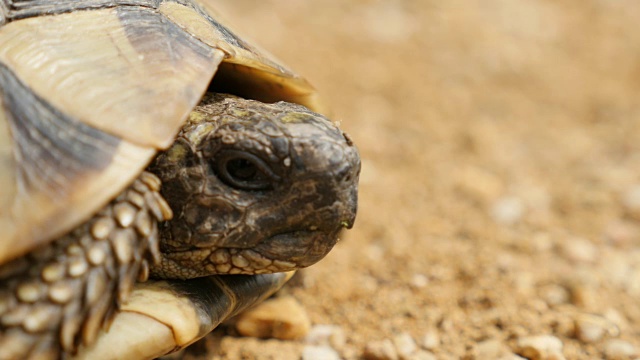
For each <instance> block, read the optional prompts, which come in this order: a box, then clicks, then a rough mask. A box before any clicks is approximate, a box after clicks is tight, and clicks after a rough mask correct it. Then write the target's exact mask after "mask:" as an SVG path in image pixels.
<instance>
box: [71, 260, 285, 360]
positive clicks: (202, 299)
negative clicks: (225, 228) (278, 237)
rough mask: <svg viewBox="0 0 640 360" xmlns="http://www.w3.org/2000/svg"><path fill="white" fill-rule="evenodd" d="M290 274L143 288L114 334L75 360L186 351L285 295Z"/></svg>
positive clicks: (116, 322) (113, 326)
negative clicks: (226, 324) (230, 322)
mask: <svg viewBox="0 0 640 360" xmlns="http://www.w3.org/2000/svg"><path fill="white" fill-rule="evenodd" d="M292 275H293V272H290V273H278V274H265V275H219V276H209V277H205V278H198V279H192V280H186V281H176V280H158V281H155V280H151V281H148V282H146V283H140V284H137V285H136V287H135V288H134V290H133V291H132V293H131V295H130V297H129V300H128V301H127V302H126V303H124V304H122V306H121V309H120V312H119V313H118V314H117V315H116V316H115V318H114V320H113V323H112V324H111V326H110V327H109V328H108V329H104V330H103V331H102V333H101V334H99V336H98V341H97V342H96V343H95V344H94V345H93V346H91V347H88V348H81V349H80V352H79V353H78V355H77V356H76V357H74V359H153V358H156V357H158V356H162V355H166V354H168V353H171V352H174V351H177V350H180V349H182V348H185V347H187V346H188V345H190V344H192V343H194V342H195V341H197V340H199V339H200V338H202V337H203V336H205V335H207V334H208V333H209V332H211V330H213V329H214V328H215V327H216V326H218V325H219V324H220V323H221V322H222V321H224V320H226V319H228V318H229V317H231V316H234V315H236V314H238V313H240V312H242V311H244V310H245V309H247V308H249V307H251V306H254V305H255V304H257V303H259V302H261V301H262V300H264V299H265V298H267V297H269V296H270V295H272V294H273V293H274V292H276V291H277V290H279V289H280V288H281V287H282V286H283V285H284V284H285V283H286V282H287V280H289V278H290V277H291V276H292Z"/></svg>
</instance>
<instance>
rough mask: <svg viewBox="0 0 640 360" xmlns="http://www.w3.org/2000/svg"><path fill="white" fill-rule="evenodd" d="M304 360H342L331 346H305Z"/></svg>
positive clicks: (303, 351)
mask: <svg viewBox="0 0 640 360" xmlns="http://www.w3.org/2000/svg"><path fill="white" fill-rule="evenodd" d="M302 360H340V355H339V354H338V353H337V352H336V351H335V350H333V349H332V348H331V347H329V346H312V345H309V346H305V347H304V349H303V350H302Z"/></svg>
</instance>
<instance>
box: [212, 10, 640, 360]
mask: <svg viewBox="0 0 640 360" xmlns="http://www.w3.org/2000/svg"><path fill="white" fill-rule="evenodd" d="M219 8H220V10H221V12H222V13H223V14H224V15H225V16H226V17H227V18H229V19H231V20H232V22H233V23H235V24H236V28H237V29H238V30H239V32H240V33H241V34H243V35H246V36H247V37H248V38H250V39H253V40H255V42H256V43H258V44H260V45H261V46H262V47H263V48H265V49H269V51H270V52H272V53H274V54H275V55H276V56H277V57H278V58H280V59H282V60H283V62H285V63H287V64H289V65H290V66H291V67H292V68H293V69H295V70H296V71H298V72H299V73H301V74H303V75H305V76H306V77H307V78H309V79H310V80H311V81H312V82H313V83H314V84H315V85H316V86H317V88H318V89H319V91H320V92H321V93H322V94H324V96H325V97H326V100H327V102H328V103H329V104H330V105H331V107H332V108H333V111H334V114H333V117H334V119H335V120H337V121H340V122H341V123H342V127H343V129H345V130H346V131H347V132H348V133H349V134H350V135H351V136H352V137H353V138H354V141H355V142H356V144H357V145H358V146H359V149H360V151H361V154H362V158H363V168H362V175H361V190H360V196H361V200H360V209H359V215H358V219H357V222H356V227H355V228H354V229H353V230H352V231H349V232H348V233H347V234H345V236H344V239H343V241H342V242H341V243H339V244H338V246H337V247H336V248H335V250H334V251H333V252H332V253H331V254H330V255H329V256H328V257H327V258H326V259H325V260H323V261H322V262H321V263H319V264H318V265H316V266H314V267H312V268H310V269H309V270H308V271H307V272H306V273H305V275H304V279H303V280H302V282H301V283H302V285H301V286H298V287H295V288H293V289H290V290H289V292H290V293H291V294H292V295H293V296H294V297H295V298H296V299H298V300H299V301H300V302H301V303H302V304H303V306H304V307H305V308H306V309H307V312H308V314H309V316H310V318H311V320H312V323H313V324H314V325H318V324H330V325H334V326H335V327H334V328H333V329H334V330H335V329H338V330H336V331H337V333H336V334H337V335H336V334H334V335H335V336H334V341H331V342H329V347H330V349H333V350H334V351H335V353H337V354H339V356H340V357H342V358H346V359H357V358H361V357H365V356H366V357H367V358H372V359H373V358H381V359H394V358H395V357H394V356H396V357H397V356H399V355H402V356H401V358H403V359H499V358H503V359H518V358H519V357H516V354H519V356H523V357H526V358H530V359H535V358H540V359H562V358H566V359H602V358H607V359H618V358H619V359H626V358H636V357H637V356H638V354H640V250H639V249H640V101H639V100H638V99H639V97H638V96H639V94H640V32H638V24H640V2H638V1H636V0H626V1H624V0H617V1H608V0H571V1H569V0H546V1H545V0H537V1H534V0H517V1H512V0H465V1H460V0H452V1H439V0H435V1H431V0H403V1H400V0H397V1H392V0H387V1H382V0H380V1H376V0H350V1H339V0H324V1H321V2H318V1H314V2H312V1H300V0H269V1H249V0H224V1H220V6H219ZM539 335H545V336H550V338H549V337H543V338H537V339H538V341H540V342H542V343H541V344H538V345H536V344H535V341H536V339H535V338H534V339H531V337H533V336H539ZM335 338H337V340H335ZM212 339H213V340H212ZM527 341H534V344H533V345H531V346H529V347H527V346H526V344H525V343H526V342H527ZM213 343H215V347H216V349H215V350H210V351H209V357H211V358H214V359H299V358H300V357H301V356H302V355H301V354H302V353H303V351H305V349H308V348H309V347H310V346H311V345H310V344H309V343H308V341H305V340H298V341H281V340H257V339H252V338H242V337H236V336H225V337H222V338H220V337H219V336H218V337H215V338H209V339H208V342H207V344H213ZM414 345H415V346H414ZM398 353H400V354H398ZM536 353H539V354H536ZM319 354H320V355H319ZM322 354H325V355H322ZM327 354H330V353H321V352H320V353H315V355H316V356H317V357H316V358H327V359H329V358H331V357H329V355H327ZM634 354H635V355H634ZM309 356H311V355H307V357H306V358H308V359H310V358H311V357H309Z"/></svg>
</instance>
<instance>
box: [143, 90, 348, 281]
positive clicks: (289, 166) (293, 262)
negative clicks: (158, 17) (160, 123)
mask: <svg viewBox="0 0 640 360" xmlns="http://www.w3.org/2000/svg"><path fill="white" fill-rule="evenodd" d="M149 170H150V171H151V172H153V173H155V174H156V175H158V176H159V177H160V179H161V180H162V183H163V185H162V194H163V196H164V197H165V198H166V200H167V201H168V203H169V205H170V206H171V208H172V209H173V211H174V218H173V220H171V221H167V222H165V223H162V224H160V229H159V230H160V243H161V246H160V248H161V252H162V261H161V263H160V264H158V265H156V266H154V267H152V269H151V273H152V275H153V276H156V277H162V278H193V277H199V276H206V275H211V274H257V273H270V272H277V271H289V270H293V269H295V268H300V267H306V266H309V265H311V264H313V263H315V262H317V261H318V260H320V259H321V258H323V257H324V256H325V255H326V254H327V253H328V252H329V251H330V250H331V248H332V247H333V246H334V245H335V243H336V242H337V240H338V235H339V233H340V231H341V229H343V228H350V227H351V226H352V225H353V222H354V220H355V215H356V208H357V186H358V176H359V172H360V159H359V156H358V152H357V150H356V148H355V147H354V146H353V144H352V143H351V141H350V140H349V139H348V137H347V136H346V135H345V134H344V133H343V132H342V131H340V130H339V129H338V128H337V127H336V126H335V125H334V124H333V123H331V122H330V121H329V120H327V119H326V118H324V117H322V116H320V115H318V114H315V113H312V112H311V111H309V110H307V109H306V108H304V107H302V106H299V105H293V104H288V103H277V104H262V103H259V102H255V101H250V100H244V99H240V98H236V97H232V96H229V95H218V94H214V95H208V96H207V97H206V98H205V99H204V100H203V102H202V103H201V104H200V105H199V106H198V107H197V108H196V109H195V110H194V112H192V114H191V116H190V119H189V121H188V122H187V124H186V125H185V126H184V128H183V129H182V131H181V132H180V133H179V135H178V137H177V139H176V141H175V143H174V145H173V146H172V147H171V148H170V149H168V150H167V151H165V152H164V153H161V154H160V155H159V156H158V157H157V158H156V160H155V161H154V162H153V163H152V164H151V165H150V167H149Z"/></svg>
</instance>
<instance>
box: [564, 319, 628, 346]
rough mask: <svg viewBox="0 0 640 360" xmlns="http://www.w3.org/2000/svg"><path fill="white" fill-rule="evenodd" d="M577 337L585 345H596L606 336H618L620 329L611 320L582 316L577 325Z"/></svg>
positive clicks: (577, 320)
mask: <svg viewBox="0 0 640 360" xmlns="http://www.w3.org/2000/svg"><path fill="white" fill-rule="evenodd" d="M575 330H576V337H577V338H578V340H580V341H582V342H583V343H594V342H596V341H599V340H600V339H602V338H603V337H604V336H605V335H609V336H617V335H618V334H619V333H620V330H619V329H618V327H617V326H616V325H615V324H614V323H613V322H611V321H610V320H608V319H606V318H604V317H602V316H597V315H592V314H580V315H578V317H577V318H576V323H575Z"/></svg>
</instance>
